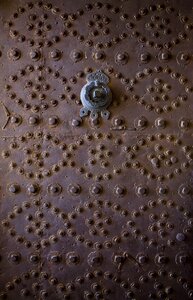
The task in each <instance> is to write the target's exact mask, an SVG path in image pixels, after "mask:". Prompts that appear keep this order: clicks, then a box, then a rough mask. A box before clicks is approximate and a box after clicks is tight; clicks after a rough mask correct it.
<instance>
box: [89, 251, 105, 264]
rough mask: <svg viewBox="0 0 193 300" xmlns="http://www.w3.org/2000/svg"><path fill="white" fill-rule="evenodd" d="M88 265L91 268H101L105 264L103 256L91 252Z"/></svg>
mask: <svg viewBox="0 0 193 300" xmlns="http://www.w3.org/2000/svg"><path fill="white" fill-rule="evenodd" d="M87 261H88V264H89V265H90V266H91V267H97V266H100V265H101V264H102V262H103V256H102V254H101V253H98V252H91V253H90V254H89V255H88V259H87Z"/></svg>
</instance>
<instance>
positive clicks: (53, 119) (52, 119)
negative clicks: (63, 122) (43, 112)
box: [48, 116, 59, 127]
mask: <svg viewBox="0 0 193 300" xmlns="http://www.w3.org/2000/svg"><path fill="white" fill-rule="evenodd" d="M58 123H59V119H58V117H57V116H51V117H49V118H48V124H49V126H50V127H55V126H57V125H58Z"/></svg>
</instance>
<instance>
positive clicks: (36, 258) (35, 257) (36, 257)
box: [29, 254, 40, 264]
mask: <svg viewBox="0 0 193 300" xmlns="http://www.w3.org/2000/svg"><path fill="white" fill-rule="evenodd" d="M29 259H30V261H31V262H32V263H34V264H37V263H38V262H39V261H40V257H39V255H38V254H31V255H30V258H29Z"/></svg>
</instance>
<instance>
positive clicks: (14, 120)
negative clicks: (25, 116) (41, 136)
mask: <svg viewBox="0 0 193 300" xmlns="http://www.w3.org/2000/svg"><path fill="white" fill-rule="evenodd" d="M21 122H22V118H21V116H20V115H13V116H11V124H13V125H16V126H18V125H20V124H21Z"/></svg>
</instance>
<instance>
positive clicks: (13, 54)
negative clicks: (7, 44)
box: [8, 48, 21, 61]
mask: <svg viewBox="0 0 193 300" xmlns="http://www.w3.org/2000/svg"><path fill="white" fill-rule="evenodd" d="M8 57H9V59H11V60H13V61H15V60H18V59H20V57H21V51H20V50H19V49H17V48H12V49H10V50H9V51H8Z"/></svg>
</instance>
